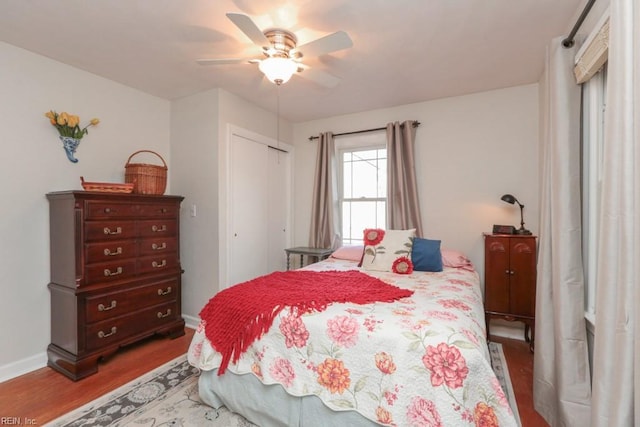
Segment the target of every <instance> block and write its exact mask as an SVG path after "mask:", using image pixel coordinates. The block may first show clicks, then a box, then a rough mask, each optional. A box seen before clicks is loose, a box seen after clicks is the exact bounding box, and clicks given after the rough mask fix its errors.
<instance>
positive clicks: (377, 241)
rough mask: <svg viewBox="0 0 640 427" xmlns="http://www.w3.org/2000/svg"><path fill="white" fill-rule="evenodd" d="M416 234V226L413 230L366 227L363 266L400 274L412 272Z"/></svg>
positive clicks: (366, 268) (373, 269) (368, 268)
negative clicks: (412, 253) (412, 250)
mask: <svg viewBox="0 0 640 427" xmlns="http://www.w3.org/2000/svg"><path fill="white" fill-rule="evenodd" d="M415 235H416V230H415V228H412V229H411V230H382V229H380V228H367V229H365V230H364V236H363V241H364V254H363V257H362V262H361V266H362V268H363V269H364V270H371V271H388V272H394V273H399V274H409V273H411V272H412V271H413V264H412V263H411V258H410V257H411V249H412V247H413V238H414V237H415Z"/></svg>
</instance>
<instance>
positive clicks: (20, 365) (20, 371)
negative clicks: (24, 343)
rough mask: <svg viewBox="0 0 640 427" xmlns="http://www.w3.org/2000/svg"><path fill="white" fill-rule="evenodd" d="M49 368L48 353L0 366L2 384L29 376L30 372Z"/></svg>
mask: <svg viewBox="0 0 640 427" xmlns="http://www.w3.org/2000/svg"><path fill="white" fill-rule="evenodd" d="M45 366H47V353H46V352H42V353H39V354H36V355H35V356H29V357H26V358H24V359H21V360H17V361H15V362H11V363H8V364H6V365H4V366H0V383H1V382H5V381H8V380H10V379H13V378H16V377H19V376H20V375H24V374H28V373H29V372H32V371H35V370H36V369H41V368H44V367H45Z"/></svg>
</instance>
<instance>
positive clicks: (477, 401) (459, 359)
mask: <svg viewBox="0 0 640 427" xmlns="http://www.w3.org/2000/svg"><path fill="white" fill-rule="evenodd" d="M306 268H307V269H311V270H315V271H323V270H324V271H327V270H349V269H357V267H356V263H354V262H352V261H346V260H338V259H334V258H329V259H327V260H325V261H322V262H320V263H316V264H312V265H310V266H308V267H306ZM366 273H367V274H370V275H372V276H375V277H378V278H380V279H381V280H383V281H385V282H388V283H391V284H394V285H395V286H399V287H402V288H407V289H412V290H413V291H414V294H413V296H411V297H409V298H404V299H402V300H399V301H396V302H393V303H373V304H367V305H358V304H343V303H334V304H332V305H330V306H329V307H327V308H326V310H324V311H322V312H313V313H309V314H304V315H302V316H297V315H296V314H295V313H292V312H291V311H289V310H286V309H285V310H283V311H282V312H281V313H280V314H279V316H278V317H277V318H276V319H275V320H274V322H273V325H272V326H271V329H270V330H269V332H268V333H267V334H265V335H263V336H262V337H261V338H260V339H258V340H256V341H255V342H254V343H253V344H252V346H251V347H249V349H248V350H247V351H246V352H245V353H244V354H243V356H242V357H241V358H240V360H239V361H238V362H237V363H236V364H230V365H229V367H228V370H230V371H231V372H234V373H237V374H246V373H252V374H253V375H255V376H256V377H258V378H259V379H260V380H261V381H262V382H263V383H264V384H274V383H278V384H280V385H282V387H284V388H285V389H286V390H287V392H288V393H289V394H291V395H293V396H307V395H316V396H317V397H319V398H320V399H321V400H322V401H323V402H324V403H325V405H327V406H328V407H329V408H331V409H333V410H335V411H345V410H355V411H357V412H359V413H360V414H361V415H362V416H364V417H366V418H368V419H370V420H372V421H374V422H377V423H380V424H383V425H391V426H451V425H455V426H464V425H482V426H515V425H517V423H516V421H515V418H514V417H513V414H512V412H511V409H510V407H509V403H508V401H507V398H506V396H505V394H504V393H503V391H502V389H501V388H500V385H499V382H498V380H497V378H496V377H495V375H494V373H493V370H492V369H491V364H490V361H489V353H488V349H487V343H486V340H485V326H484V310H483V305H482V294H481V290H480V286H479V279H478V274H477V273H476V272H475V271H469V270H468V269H461V268H449V267H445V269H444V271H442V272H439V273H426V272H413V273H412V274H408V275H399V274H394V273H387V272H372V271H367V272H366ZM258 297H259V296H258ZM208 327H215V325H207V324H205V323H204V322H202V323H201V324H200V325H199V327H198V329H197V331H196V333H195V335H194V337H193V340H192V342H191V345H190V347H189V352H188V359H189V362H190V363H191V364H192V365H193V366H196V367H198V368H200V369H202V370H212V369H217V368H218V367H219V366H220V362H221V359H222V358H221V355H220V353H218V352H216V351H215V349H213V348H212V346H211V344H210V342H209V341H208V340H207V338H206V335H205V329H206V328H208Z"/></svg>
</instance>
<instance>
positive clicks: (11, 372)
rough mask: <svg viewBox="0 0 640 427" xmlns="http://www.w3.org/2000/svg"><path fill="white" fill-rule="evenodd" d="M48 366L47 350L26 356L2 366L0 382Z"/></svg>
mask: <svg viewBox="0 0 640 427" xmlns="http://www.w3.org/2000/svg"><path fill="white" fill-rule="evenodd" d="M182 318H183V319H184V321H185V327H187V328H190V329H197V328H198V325H199V324H200V319H199V318H197V317H192V316H185V315H182ZM45 366H47V352H46V351H45V352H42V353H41V354H36V355H35V356H30V357H25V358H24V359H22V360H18V361H15V362H11V363H7V364H6V365H3V366H0V383H3V382H5V381H9V380H10V379H13V378H16V377H19V376H20V375H24V374H28V373H29V372H31V371H35V370H36V369H40V368H44V367H45Z"/></svg>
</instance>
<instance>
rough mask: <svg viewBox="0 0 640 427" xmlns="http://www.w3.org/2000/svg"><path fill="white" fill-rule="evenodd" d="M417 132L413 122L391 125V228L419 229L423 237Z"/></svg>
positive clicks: (388, 132) (389, 154)
mask: <svg viewBox="0 0 640 427" xmlns="http://www.w3.org/2000/svg"><path fill="white" fill-rule="evenodd" d="M415 137H416V128H415V127H414V126H413V121H412V120H407V121H405V122H404V123H402V124H401V123H399V122H394V123H389V124H387V157H388V160H387V161H388V164H387V227H388V228H389V229H392V230H408V229H411V228H415V229H416V236H420V237H422V219H421V217H420V203H419V201H418V184H417V180H416V167H415V154H414V146H415Z"/></svg>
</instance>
